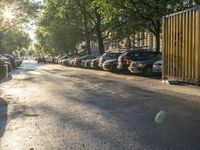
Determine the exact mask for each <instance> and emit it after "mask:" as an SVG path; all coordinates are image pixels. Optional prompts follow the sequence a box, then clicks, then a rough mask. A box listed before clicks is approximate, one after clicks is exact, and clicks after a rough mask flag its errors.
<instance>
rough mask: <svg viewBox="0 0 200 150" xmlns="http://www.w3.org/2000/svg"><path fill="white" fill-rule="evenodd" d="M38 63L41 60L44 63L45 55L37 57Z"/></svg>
mask: <svg viewBox="0 0 200 150" xmlns="http://www.w3.org/2000/svg"><path fill="white" fill-rule="evenodd" d="M37 62H38V64H39V63H40V62H43V63H45V64H46V59H45V57H43V56H40V57H38V61H37Z"/></svg>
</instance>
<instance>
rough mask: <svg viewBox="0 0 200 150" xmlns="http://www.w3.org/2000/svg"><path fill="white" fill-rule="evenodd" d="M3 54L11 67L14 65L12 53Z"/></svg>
mask: <svg viewBox="0 0 200 150" xmlns="http://www.w3.org/2000/svg"><path fill="white" fill-rule="evenodd" d="M3 56H4V57H6V58H7V59H8V60H9V62H10V64H11V65H12V68H15V67H16V64H15V58H14V57H13V56H12V55H8V54H5V55H3Z"/></svg>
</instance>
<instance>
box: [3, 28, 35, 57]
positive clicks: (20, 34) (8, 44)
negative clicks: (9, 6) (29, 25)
mask: <svg viewBox="0 0 200 150" xmlns="http://www.w3.org/2000/svg"><path fill="white" fill-rule="evenodd" d="M30 43H31V39H30V38H29V35H28V34H27V33H26V32H24V31H21V30H18V29H16V28H15V29H13V30H9V31H7V32H4V33H2V42H1V44H2V45H1V46H2V49H3V51H2V53H9V54H12V52H17V53H20V52H21V51H22V49H23V48H28V47H29V45H30Z"/></svg>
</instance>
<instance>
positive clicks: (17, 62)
mask: <svg viewBox="0 0 200 150" xmlns="http://www.w3.org/2000/svg"><path fill="white" fill-rule="evenodd" d="M22 63H23V58H20V57H15V66H16V67H19V66H20V65H21V64H22Z"/></svg>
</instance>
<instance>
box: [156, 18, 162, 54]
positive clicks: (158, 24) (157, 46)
mask: <svg viewBox="0 0 200 150" xmlns="http://www.w3.org/2000/svg"><path fill="white" fill-rule="evenodd" d="M156 25H157V27H156V35H155V36H156V51H157V52H159V51H160V32H161V30H160V27H161V23H160V20H157V21H156Z"/></svg>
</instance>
